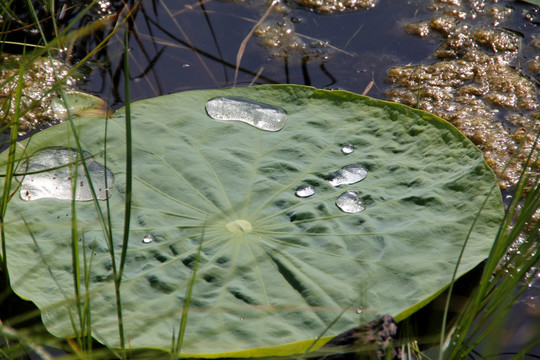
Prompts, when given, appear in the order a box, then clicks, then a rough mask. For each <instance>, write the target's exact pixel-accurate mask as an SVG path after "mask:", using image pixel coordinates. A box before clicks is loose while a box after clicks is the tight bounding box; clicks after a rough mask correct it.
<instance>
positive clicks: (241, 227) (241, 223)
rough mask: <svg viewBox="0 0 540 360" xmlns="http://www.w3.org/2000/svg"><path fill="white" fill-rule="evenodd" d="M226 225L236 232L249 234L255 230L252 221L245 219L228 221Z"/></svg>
mask: <svg viewBox="0 0 540 360" xmlns="http://www.w3.org/2000/svg"><path fill="white" fill-rule="evenodd" d="M225 227H226V228H227V230H229V231H230V232H232V233H234V234H247V233H250V232H251V230H253V227H252V226H251V223H250V222H249V221H247V220H244V219H237V220H233V221H231V222H229V223H227V225H225Z"/></svg>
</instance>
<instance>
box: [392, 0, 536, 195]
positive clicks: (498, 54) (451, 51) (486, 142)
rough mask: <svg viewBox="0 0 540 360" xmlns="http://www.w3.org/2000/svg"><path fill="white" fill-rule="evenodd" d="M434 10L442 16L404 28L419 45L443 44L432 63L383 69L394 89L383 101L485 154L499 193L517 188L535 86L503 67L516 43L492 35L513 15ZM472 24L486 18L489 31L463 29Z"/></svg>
mask: <svg viewBox="0 0 540 360" xmlns="http://www.w3.org/2000/svg"><path fill="white" fill-rule="evenodd" d="M433 9H435V10H438V11H440V12H441V13H444V15H437V16H435V17H433V18H431V19H428V20H423V21H420V22H415V23H411V24H408V25H407V26H406V29H407V30H408V31H409V32H410V33H412V34H415V35H418V36H421V37H428V36H438V37H441V38H443V39H445V40H444V42H443V43H442V44H441V45H440V46H439V47H438V48H437V50H436V51H435V53H434V56H435V58H437V59H439V60H438V61H437V62H435V63H433V64H429V65H406V66H397V67H394V68H392V69H390V70H389V71H388V72H387V77H388V80H389V81H390V82H391V83H392V84H393V86H392V88H391V89H390V90H389V91H387V93H386V95H387V96H388V97H389V99H390V100H392V101H396V102H401V103H404V104H407V105H409V106H413V107H418V108H420V109H423V110H427V111H429V112H432V113H434V114H436V115H438V116H440V117H442V118H444V119H446V120H448V121H450V122H452V123H453V124H454V125H455V126H456V127H457V128H458V129H459V130H461V131H462V132H463V133H464V134H465V135H467V136H468V137H469V138H470V139H471V140H472V141H473V142H474V143H475V144H476V145H477V146H478V147H479V148H480V149H481V150H482V151H483V152H484V156H485V158H486V161H487V163H488V164H489V165H490V167H491V168H492V169H493V170H494V171H495V173H496V174H497V175H498V177H499V183H500V185H501V187H502V188H503V189H509V188H511V187H512V186H514V185H515V184H516V183H517V181H518V180H519V176H520V173H521V169H522V166H521V164H523V163H524V161H525V159H526V158H527V156H528V155H529V151H530V149H531V146H532V144H533V143H534V138H535V134H536V133H537V132H538V131H540V127H539V124H538V123H536V124H535V120H534V119H535V116H537V115H536V114H535V112H537V111H538V99H537V92H536V88H535V84H534V83H533V82H532V81H531V80H529V79H528V78H526V77H525V76H523V75H522V74H520V73H519V72H518V71H516V69H515V68H514V67H512V66H510V64H511V61H512V60H514V59H516V57H517V54H518V51H520V46H521V43H522V39H520V37H519V36H518V35H517V34H516V33H513V32H509V31H506V30H504V29H499V28H496V26H498V25H499V24H500V23H504V21H505V20H506V19H507V18H508V16H509V15H510V14H511V12H512V10H511V9H509V8H501V7H497V6H491V7H485V8H484V6H478V7H477V6H475V5H474V4H468V5H464V4H461V2H455V4H454V2H451V3H450V2H443V1H437V2H435V3H434V5H433ZM476 17H483V18H484V19H486V18H487V20H488V21H490V22H491V23H492V25H493V26H494V27H493V28H486V27H480V26H474V25H471V24H469V23H467V24H465V23H464V22H463V19H467V18H471V19H475V18H476ZM531 64H532V66H533V69H534V62H531ZM508 125H509V126H508ZM528 130H532V131H531V132H528ZM522 143H523V144H522ZM521 144H522V145H521ZM533 158H534V155H533ZM533 178H534V177H533Z"/></svg>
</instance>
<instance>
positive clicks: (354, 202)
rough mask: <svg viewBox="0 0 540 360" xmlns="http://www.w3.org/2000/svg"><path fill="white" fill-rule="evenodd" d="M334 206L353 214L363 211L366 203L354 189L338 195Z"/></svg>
mask: <svg viewBox="0 0 540 360" xmlns="http://www.w3.org/2000/svg"><path fill="white" fill-rule="evenodd" d="M336 206H337V207H338V208H340V209H341V211H343V212H346V213H350V214H354V213H359V212H361V211H364V210H365V209H366V205H365V203H364V201H363V200H362V199H360V197H359V196H358V193H357V192H356V191H345V192H344V193H343V194H341V195H339V197H338V199H337V200H336Z"/></svg>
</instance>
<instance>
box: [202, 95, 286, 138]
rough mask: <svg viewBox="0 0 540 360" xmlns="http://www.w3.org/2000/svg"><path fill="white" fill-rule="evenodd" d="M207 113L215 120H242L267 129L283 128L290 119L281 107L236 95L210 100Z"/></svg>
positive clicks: (277, 129)
mask: <svg viewBox="0 0 540 360" xmlns="http://www.w3.org/2000/svg"><path fill="white" fill-rule="evenodd" d="M206 113H207V114H208V116H210V117H211V118H212V119H215V120H222V121H229V120H232V121H241V122H244V123H246V124H249V125H251V126H255V127H256V128H258V129H261V130H265V131H279V130H281V129H282V128H283V127H284V126H285V123H286V122H287V119H288V116H287V112H286V111H285V110H283V109H281V108H278V107H276V106H272V105H268V104H263V103H260V102H258V101H253V100H249V99H245V98H241V97H236V96H224V97H216V98H213V99H210V100H208V102H207V103H206Z"/></svg>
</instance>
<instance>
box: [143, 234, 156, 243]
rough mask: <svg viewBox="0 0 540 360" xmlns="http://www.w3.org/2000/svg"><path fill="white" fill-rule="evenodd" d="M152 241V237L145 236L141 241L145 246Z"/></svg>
mask: <svg viewBox="0 0 540 360" xmlns="http://www.w3.org/2000/svg"><path fill="white" fill-rule="evenodd" d="M152 241H154V237H153V236H152V235H146V236H145V237H143V239H142V242H143V243H145V244H150V243H151V242H152Z"/></svg>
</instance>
